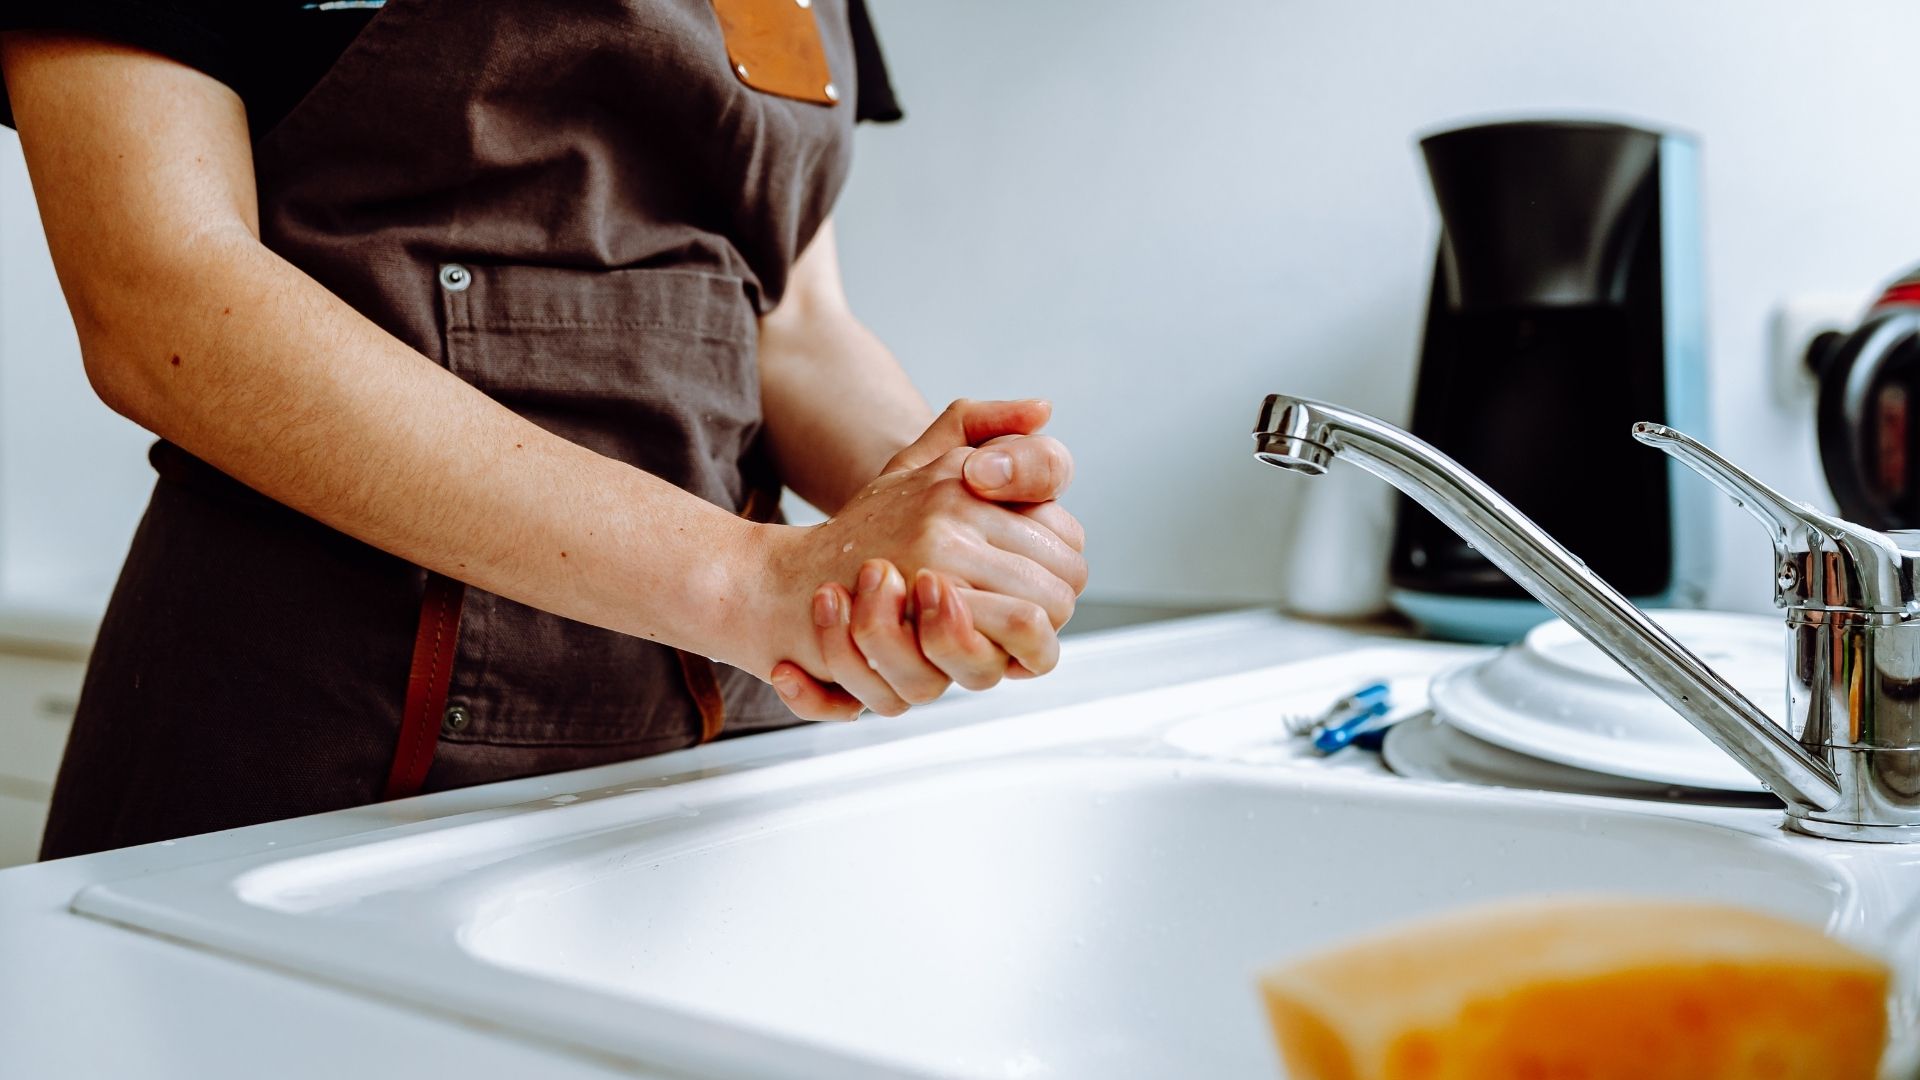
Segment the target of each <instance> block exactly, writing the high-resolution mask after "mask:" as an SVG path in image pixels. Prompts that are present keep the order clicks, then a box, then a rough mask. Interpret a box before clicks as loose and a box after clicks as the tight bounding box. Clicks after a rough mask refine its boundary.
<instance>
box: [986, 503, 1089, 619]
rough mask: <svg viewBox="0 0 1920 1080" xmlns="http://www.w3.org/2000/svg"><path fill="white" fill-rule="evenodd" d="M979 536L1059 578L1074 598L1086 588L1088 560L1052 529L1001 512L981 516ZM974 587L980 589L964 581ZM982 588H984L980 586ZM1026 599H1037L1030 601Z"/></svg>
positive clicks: (1019, 516)
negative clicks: (1029, 560) (1032, 562)
mask: <svg viewBox="0 0 1920 1080" xmlns="http://www.w3.org/2000/svg"><path fill="white" fill-rule="evenodd" d="M979 528H980V531H981V534H982V535H983V536H985V537H986V539H987V543H989V544H992V545H993V546H994V547H996V548H999V549H1000V550H1001V551H1003V552H1006V553H1008V554H1012V555H1018V556H1020V557H1021V558H1023V559H1031V560H1033V561H1034V562H1035V563H1038V564H1039V565H1040V567H1041V568H1042V569H1044V570H1045V571H1046V572H1047V573H1048V574H1051V575H1052V576H1054V577H1055V578H1058V579H1059V580H1060V581H1061V582H1062V583H1064V584H1065V585H1066V587H1067V588H1069V589H1071V590H1072V594H1073V595H1074V596H1079V595H1080V594H1081V593H1082V592H1083V591H1085V590H1086V587H1087V560H1086V557H1085V556H1083V555H1081V554H1080V553H1079V552H1078V551H1075V550H1074V549H1073V548H1072V547H1070V546H1069V545H1068V544H1067V542H1066V541H1065V540H1062V539H1061V538H1060V536H1059V535H1058V534H1057V533H1055V532H1054V531H1053V530H1052V529H1048V528H1045V527H1043V526H1042V525H1041V524H1040V523H1039V522H1038V521H1036V520H1034V519H1033V518H1032V517H1029V516H1027V515H1024V514H1014V513H1007V512H1005V511H1002V512H1000V513H996V514H988V515H984V516H983V519H982V520H981V521H980V522H979ZM967 580H968V581H969V582H971V583H972V584H974V585H982V583H981V582H980V581H978V580H975V579H974V578H972V577H971V576H969V577H968V578H967ZM982 587H985V586H982ZM1029 599H1038V598H1035V597H1029Z"/></svg>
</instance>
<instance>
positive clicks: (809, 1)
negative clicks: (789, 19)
mask: <svg viewBox="0 0 1920 1080" xmlns="http://www.w3.org/2000/svg"><path fill="white" fill-rule="evenodd" d="M793 2H794V3H796V4H799V5H800V6H801V7H807V8H810V7H812V6H813V0H793Z"/></svg>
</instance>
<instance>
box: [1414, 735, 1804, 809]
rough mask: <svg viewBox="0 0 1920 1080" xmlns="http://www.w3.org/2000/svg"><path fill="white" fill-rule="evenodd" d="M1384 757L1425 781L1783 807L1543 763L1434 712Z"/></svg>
mask: <svg viewBox="0 0 1920 1080" xmlns="http://www.w3.org/2000/svg"><path fill="white" fill-rule="evenodd" d="M1380 756H1381V758H1382V759H1384V760H1385V761H1386V764H1387V768H1389V769H1392V770H1393V771H1394V772H1396V773H1399V774H1400V775H1401V776H1408V777H1413V778H1415V779H1420V780H1443V781H1446V782H1448V783H1454V784H1489V785H1492V786H1494V787H1508V788H1521V789H1524V790H1539V791H1567V792H1572V793H1573V794H1575V795H1604V796H1607V797H1608V798H1614V799H1657V800H1671V801H1675V802H1691V803H1702V804H1709V805H1715V806H1737V807H1764V808H1768V809H1773V810H1778V809H1779V808H1780V800H1779V799H1776V798H1774V797H1773V796H1772V795H1769V794H1767V793H1766V792H1764V791H1726V790H1722V789H1720V788H1695V787H1684V786H1681V785H1676V784H1660V783H1654V782H1652V781H1648V780H1630V779H1628V778H1626V777H1624V776H1614V775H1613V774H1611V773H1599V772H1590V771H1588V770H1586V769H1576V768H1574V767H1573V766H1571V765H1562V764H1560V763H1559V762H1557V761H1542V760H1540V759H1539V758H1537V757H1533V756H1532V755H1530V754H1522V753H1518V752H1516V751H1513V750H1509V749H1507V748H1506V747H1504V746H1495V745H1493V744H1492V743H1490V742H1486V741H1484V740H1481V739H1476V738H1474V737H1473V736H1471V735H1469V734H1467V733H1466V732H1464V731H1461V730H1460V729H1459V728H1456V727H1454V726H1453V725H1452V724H1449V723H1447V722H1446V721H1444V720H1441V719H1440V718H1439V717H1437V716H1435V715H1433V713H1431V712H1425V713H1421V714H1420V715H1418V716H1415V717H1411V718H1409V719H1407V720H1403V721H1401V722H1400V723H1398V724H1395V725H1394V726H1393V727H1392V728H1390V729H1389V730H1388V731H1387V738H1386V745H1385V746H1383V747H1381V750H1380Z"/></svg>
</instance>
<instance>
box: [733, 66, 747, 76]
mask: <svg viewBox="0 0 1920 1080" xmlns="http://www.w3.org/2000/svg"><path fill="white" fill-rule="evenodd" d="M733 73H734V74H735V75H738V76H740V78H742V79H745V78H746V77H747V65H745V64H735V65H733Z"/></svg>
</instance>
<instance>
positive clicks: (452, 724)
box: [440, 705, 473, 731]
mask: <svg viewBox="0 0 1920 1080" xmlns="http://www.w3.org/2000/svg"><path fill="white" fill-rule="evenodd" d="M472 720H473V717H471V716H469V715H468V714H467V709H466V706H464V705H449V706H447V711H446V712H444V713H442V714H441V716H440V726H441V727H443V728H445V729H446V730H448V731H465V730H466V728H467V724H468V723H470V722H472Z"/></svg>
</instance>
